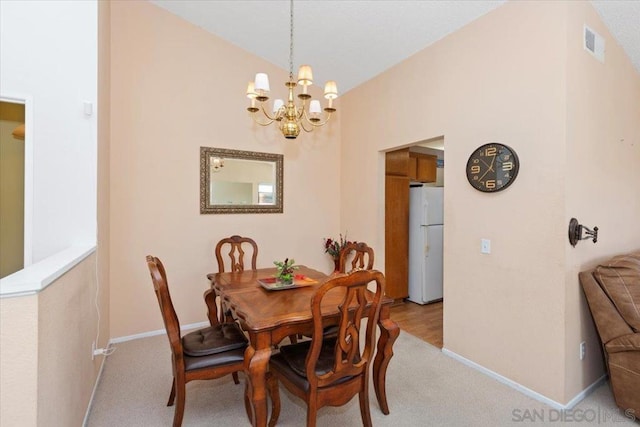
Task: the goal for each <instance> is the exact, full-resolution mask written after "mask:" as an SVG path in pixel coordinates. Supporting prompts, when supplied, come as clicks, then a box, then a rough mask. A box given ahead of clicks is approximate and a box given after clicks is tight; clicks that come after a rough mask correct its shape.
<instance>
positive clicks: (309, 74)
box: [298, 65, 313, 86]
mask: <svg viewBox="0 0 640 427" xmlns="http://www.w3.org/2000/svg"><path fill="white" fill-rule="evenodd" d="M298 84H299V85H302V86H311V85H312V84H313V71H311V66H310V65H301V66H300V68H299V69H298Z"/></svg>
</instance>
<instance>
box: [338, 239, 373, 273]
mask: <svg viewBox="0 0 640 427" xmlns="http://www.w3.org/2000/svg"><path fill="white" fill-rule="evenodd" d="M352 252H353V253H354V256H353V259H351V270H350V271H353V270H373V260H374V256H373V248H371V247H370V246H368V245H367V244H366V243H364V242H349V243H347V244H346V245H345V247H344V248H342V250H341V251H340V272H341V273H346V272H347V261H348V259H349V256H350V255H351V253H352Z"/></svg>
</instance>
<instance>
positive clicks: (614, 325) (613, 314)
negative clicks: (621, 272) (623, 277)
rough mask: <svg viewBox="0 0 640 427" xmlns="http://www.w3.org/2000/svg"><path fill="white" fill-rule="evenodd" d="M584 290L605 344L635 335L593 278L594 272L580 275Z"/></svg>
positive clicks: (584, 272) (599, 333) (585, 272)
mask: <svg viewBox="0 0 640 427" xmlns="http://www.w3.org/2000/svg"><path fill="white" fill-rule="evenodd" d="M579 278H580V283H581V284H582V290H583V291H584V295H585V296H586V298H587V303H588V304H589V309H590V311H591V315H592V316H593V320H594V322H595V324H596V329H597V330H598V335H600V340H601V341H602V343H603V344H606V343H608V342H609V341H611V340H613V339H615V338H617V337H622V336H626V335H629V334H633V329H631V327H630V326H629V325H628V324H627V322H625V321H624V319H623V318H622V316H620V313H619V312H618V310H617V309H616V307H615V306H614V305H613V303H612V302H611V300H610V299H609V297H608V296H607V294H605V292H604V290H602V288H601V287H600V285H599V284H598V282H597V281H596V279H595V278H594V277H593V270H591V271H583V272H581V273H580V274H579Z"/></svg>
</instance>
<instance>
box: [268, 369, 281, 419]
mask: <svg viewBox="0 0 640 427" xmlns="http://www.w3.org/2000/svg"><path fill="white" fill-rule="evenodd" d="M267 388H268V390H269V395H270V396H271V418H270V419H269V427H273V426H275V425H276V422H277V421H278V418H279V417H280V390H279V389H278V378H277V377H276V376H275V375H273V374H267Z"/></svg>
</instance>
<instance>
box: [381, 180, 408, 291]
mask: <svg viewBox="0 0 640 427" xmlns="http://www.w3.org/2000/svg"><path fill="white" fill-rule="evenodd" d="M385 194H386V196H385V209H384V213H385V215H384V219H385V220H384V222H385V227H384V242H385V244H384V253H385V262H384V273H385V278H386V280H387V287H386V294H387V296H389V297H390V298H393V299H394V300H400V299H402V298H406V297H408V296H409V177H407V176H397V175H387V176H386V177H385Z"/></svg>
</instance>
